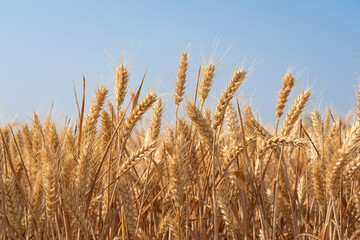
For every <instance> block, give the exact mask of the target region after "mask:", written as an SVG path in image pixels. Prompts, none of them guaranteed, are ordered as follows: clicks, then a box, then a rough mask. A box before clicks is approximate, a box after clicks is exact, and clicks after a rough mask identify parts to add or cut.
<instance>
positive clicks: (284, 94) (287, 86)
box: [275, 72, 295, 119]
mask: <svg viewBox="0 0 360 240" xmlns="http://www.w3.org/2000/svg"><path fill="white" fill-rule="evenodd" d="M294 83H295V80H294V77H293V76H292V75H291V73H290V72H288V73H286V75H285V77H284V78H283V85H282V87H281V90H280V93H279V98H278V100H277V106H276V114H275V116H276V118H277V119H279V118H281V116H282V115H283V113H284V112H283V110H284V108H285V103H286V102H287V98H288V96H289V94H290V92H291V88H292V87H293V86H294Z"/></svg>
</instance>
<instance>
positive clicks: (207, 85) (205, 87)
mask: <svg viewBox="0 0 360 240" xmlns="http://www.w3.org/2000/svg"><path fill="white" fill-rule="evenodd" d="M214 76H215V66H214V65H212V64H209V65H207V66H206V67H204V69H203V73H202V78H201V82H200V88H199V100H200V104H201V107H200V108H202V107H203V106H204V103H205V100H206V98H207V97H208V96H209V92H210V89H211V86H212V84H213V80H214Z"/></svg>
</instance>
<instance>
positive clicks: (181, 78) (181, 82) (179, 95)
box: [174, 52, 188, 108]
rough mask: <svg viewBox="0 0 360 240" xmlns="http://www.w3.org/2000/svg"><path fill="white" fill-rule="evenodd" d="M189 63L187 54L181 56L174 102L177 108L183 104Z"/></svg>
mask: <svg viewBox="0 0 360 240" xmlns="http://www.w3.org/2000/svg"><path fill="white" fill-rule="evenodd" d="M187 61H188V55H187V53H186V52H183V53H182V54H181V61H180V65H179V71H178V74H177V82H176V87H175V94H174V102H175V105H176V108H179V105H180V103H181V102H182V100H183V97H184V93H185V83H186V71H187V67H188V62H187Z"/></svg>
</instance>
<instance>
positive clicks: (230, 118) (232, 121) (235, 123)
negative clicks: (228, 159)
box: [225, 103, 240, 144]
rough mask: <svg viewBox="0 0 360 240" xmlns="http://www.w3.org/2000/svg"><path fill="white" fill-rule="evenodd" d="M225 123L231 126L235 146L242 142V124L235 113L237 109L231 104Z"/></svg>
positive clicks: (230, 131) (230, 130)
mask: <svg viewBox="0 0 360 240" xmlns="http://www.w3.org/2000/svg"><path fill="white" fill-rule="evenodd" d="M225 121H226V123H227V125H228V126H229V134H230V137H231V141H232V142H233V143H234V144H237V143H239V142H240V123H239V118H238V116H237V114H236V112H235V109H234V108H233V106H232V105H231V103H230V104H229V106H228V107H227V110H226V113H225Z"/></svg>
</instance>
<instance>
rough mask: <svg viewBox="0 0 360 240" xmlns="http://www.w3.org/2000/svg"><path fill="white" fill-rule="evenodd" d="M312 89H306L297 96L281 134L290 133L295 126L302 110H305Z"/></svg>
mask: <svg viewBox="0 0 360 240" xmlns="http://www.w3.org/2000/svg"><path fill="white" fill-rule="evenodd" d="M309 97H310V91H309V89H306V90H304V91H303V92H302V93H301V94H300V96H298V97H297V99H296V101H295V104H294V105H292V107H291V108H290V110H289V112H288V114H287V115H286V118H285V121H284V126H283V127H282V129H281V134H280V135H283V136H286V135H289V134H290V131H291V130H292V128H293V127H294V124H295V123H296V121H297V120H298V118H299V116H300V114H301V112H302V111H303V109H304V107H305V104H306V102H307V101H308V100H309Z"/></svg>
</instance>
